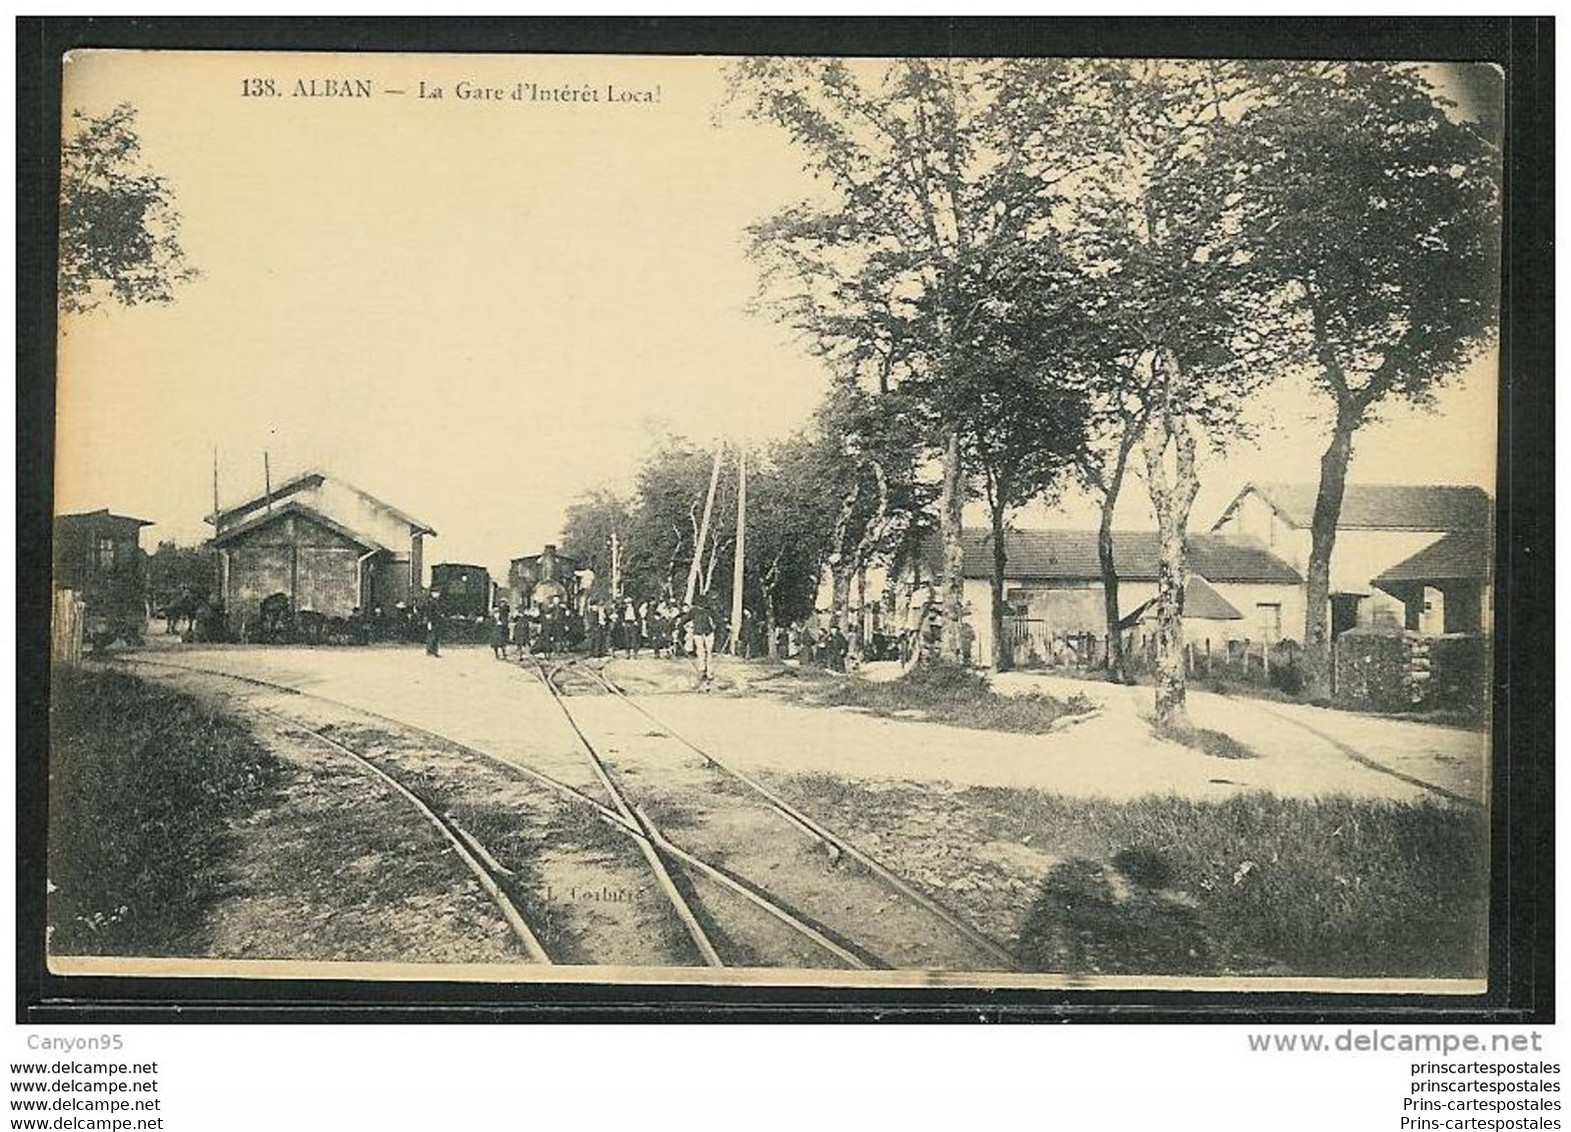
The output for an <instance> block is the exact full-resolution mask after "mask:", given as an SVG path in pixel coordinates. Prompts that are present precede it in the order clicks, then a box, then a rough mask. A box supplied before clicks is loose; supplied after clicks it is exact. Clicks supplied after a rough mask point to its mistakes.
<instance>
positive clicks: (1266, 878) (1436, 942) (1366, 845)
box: [790, 776, 1489, 977]
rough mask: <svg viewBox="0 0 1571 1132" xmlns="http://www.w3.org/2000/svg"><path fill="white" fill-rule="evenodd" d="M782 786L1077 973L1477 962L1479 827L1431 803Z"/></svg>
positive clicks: (1384, 973) (1483, 871)
mask: <svg viewBox="0 0 1571 1132" xmlns="http://www.w3.org/2000/svg"><path fill="white" fill-rule="evenodd" d="M790 788H791V792H792V794H793V796H795V797H796V798H798V799H800V800H801V801H802V803H803V804H804V805H809V807H810V808H813V809H814V812H816V813H820V814H822V815H823V816H824V817H825V819H826V820H830V821H831V824H835V823H839V824H840V827H841V828H842V829H844V830H845V831H846V832H847V833H848V834H850V835H851V836H852V839H853V840H857V835H856V831H858V830H860V831H863V833H864V836H865V835H866V833H867V832H871V833H872V839H871V844H873V845H876V846H877V848H878V850H879V851H880V853H881V855H883V856H884V857H885V859H886V860H887V861H888V862H889V863H890V864H891V865H893V866H895V867H896V868H898V869H902V870H903V871H906V872H907V873H908V875H911V876H913V877H914V878H916V879H918V880H921V881H923V882H924V883H925V884H926V885H927V886H928V887H930V888H932V889H933V890H934V891H935V892H937V893H939V894H940V895H941V896H944V897H945V898H946V899H948V900H950V901H951V902H952V903H954V904H955V905H956V906H957V907H959V908H961V909H963V910H965V911H966V912H967V913H968V914H969V915H970V916H971V917H972V918H973V919H974V920H975V922H977V923H978V924H982V925H986V926H988V927H989V929H990V930H992V931H993V932H994V933H995V934H996V935H998V936H1000V937H1005V936H1009V937H1013V938H1012V940H1011V942H1012V945H1013V946H1014V948H1015V950H1016V951H1017V953H1018V954H1019V956H1020V957H1021V960H1022V962H1023V963H1024V965H1026V966H1028V967H1029V968H1031V969H1035V970H1041V971H1053V972H1067V973H1079V974H1196V975H1225V974H1269V975H1287V974H1293V975H1309V976H1325V977H1465V976H1477V975H1480V974H1482V972H1483V969H1484V963H1485V947H1486V924H1487V908H1488V890H1487V884H1488V882H1487V862H1488V850H1489V827H1488V821H1487V818H1486V816H1485V815H1484V814H1483V813H1482V812H1480V811H1477V810H1473V809H1463V808H1458V807H1451V806H1446V805H1440V804H1434V803H1428V802H1424V803H1419V804H1411V803H1397V802H1385V801H1374V800H1362V799H1351V798H1346V797H1334V798H1326V799H1318V800H1306V799H1296V798H1282V797H1278V796H1276V795H1273V794H1267V793H1259V792H1251V793H1249V794H1244V795H1240V796H1238V797H1235V798H1230V799H1227V800H1225V801H1219V802H1217V801H1193V800H1188V799H1183V798H1177V797H1172V796H1152V797H1147V798H1140V799H1136V800H1133V801H1125V802H1115V801H1110V800H1104V799H1081V798H1066V797H1061V796H1058V795H1053V794H1048V793H1045V792H1042V791H1038V790H1017V789H1005V788H995V787H974V788H970V789H966V790H960V791H952V792H948V791H945V792H933V791H930V790H926V789H922V788H918V787H915V786H904V785H902V786H899V787H891V786H889V785H887V784H879V785H876V786H871V787H869V786H867V785H863V784H858V783H854V782H847V781H845V780H842V779H839V778H835V777H830V776H804V777H801V778H797V779H794V780H792V782H791V784H790Z"/></svg>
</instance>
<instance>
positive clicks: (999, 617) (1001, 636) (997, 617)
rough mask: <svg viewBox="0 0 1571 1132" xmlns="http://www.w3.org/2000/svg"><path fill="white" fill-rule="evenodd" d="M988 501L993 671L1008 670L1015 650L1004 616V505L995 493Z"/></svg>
mask: <svg viewBox="0 0 1571 1132" xmlns="http://www.w3.org/2000/svg"><path fill="white" fill-rule="evenodd" d="M990 502H991V506H990V507H989V508H988V510H989V511H991V512H992V520H993V576H992V579H991V583H992V589H993V616H992V626H993V671H994V672H1008V671H1010V670H1011V669H1012V668H1014V666H1015V650H1014V642H1013V641H1012V640H1010V638H1009V635H1008V622H1007V619H1006V618H1005V617H1004V567H1005V566H1006V565H1007V563H1008V555H1007V554H1006V553H1005V547H1004V507H1003V505H1002V503H1001V502H1000V501H999V500H998V498H997V497H996V495H995V498H994V499H993V500H991V501H990Z"/></svg>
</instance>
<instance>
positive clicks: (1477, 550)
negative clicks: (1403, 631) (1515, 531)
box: [1370, 531, 1494, 636]
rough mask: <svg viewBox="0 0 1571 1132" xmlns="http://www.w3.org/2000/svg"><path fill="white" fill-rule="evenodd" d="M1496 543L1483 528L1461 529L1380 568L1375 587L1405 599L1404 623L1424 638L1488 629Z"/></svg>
mask: <svg viewBox="0 0 1571 1132" xmlns="http://www.w3.org/2000/svg"><path fill="white" fill-rule="evenodd" d="M1493 567H1494V547H1493V546H1491V545H1490V540H1489V538H1488V536H1487V535H1485V534H1484V533H1483V532H1481V531H1457V532H1455V533H1453V534H1449V535H1446V536H1445V537H1444V538H1442V539H1440V540H1439V541H1438V542H1434V543H1431V544H1430V545H1429V546H1426V547H1424V549H1423V550H1420V551H1419V552H1418V553H1417V554H1415V555H1413V556H1412V557H1411V558H1405V559H1403V560H1402V561H1401V562H1398V563H1397V564H1396V565H1395V566H1392V567H1391V568H1390V569H1389V570H1384V571H1382V572H1381V573H1380V574H1379V575H1377V576H1376V577H1375V578H1374V579H1373V580H1372V581H1371V583H1370V584H1371V585H1373V586H1374V587H1375V588H1376V589H1379V590H1381V591H1383V592H1384V593H1387V594H1390V595H1391V596H1392V597H1394V598H1396V599H1397V600H1398V601H1400V602H1401V603H1402V625H1403V627H1404V628H1407V629H1413V630H1416V631H1417V632H1420V633H1423V634H1424V635H1425V636H1436V635H1439V634H1443V633H1487V632H1489V631H1490V630H1491V629H1492V627H1493V626H1492V624H1491V622H1492V620H1493V619H1492V617H1491V616H1490V611H1491V608H1492V606H1493V600H1494V595H1493V594H1492V593H1491V591H1490V579H1491V575H1492V574H1493Z"/></svg>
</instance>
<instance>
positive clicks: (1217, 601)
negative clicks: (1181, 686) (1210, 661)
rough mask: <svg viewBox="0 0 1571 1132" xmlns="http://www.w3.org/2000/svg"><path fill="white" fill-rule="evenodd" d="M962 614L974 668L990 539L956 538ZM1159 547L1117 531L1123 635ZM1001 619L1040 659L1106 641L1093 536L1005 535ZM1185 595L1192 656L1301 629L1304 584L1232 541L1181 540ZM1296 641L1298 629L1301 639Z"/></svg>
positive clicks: (1147, 603) (983, 657)
mask: <svg viewBox="0 0 1571 1132" xmlns="http://www.w3.org/2000/svg"><path fill="white" fill-rule="evenodd" d="M962 540H963V543H962V545H963V549H964V558H963V561H962V574H963V576H964V580H965V581H964V588H965V604H966V609H967V611H968V623H969V624H970V626H971V628H972V630H973V631H974V632H975V634H976V649H975V653H974V656H975V658H976V659H977V660H978V661H980V662H982V663H986V662H987V661H988V660H989V658H990V657H991V656H992V634H993V626H992V617H991V611H992V582H991V579H992V576H993V535H992V532H991V531H989V530H986V529H983V528H967V529H966V530H965V531H964V533H963V535H962ZM938 551H939V547H938V544H937V542H936V540H934V541H932V542H930V543H929V546H928V552H927V553H926V554H925V555H924V556H923V562H922V564H921V566H920V567H919V571H918V572H919V574H920V576H919V577H918V579H917V580H918V582H919V583H928V582H932V583H934V584H936V583H937V579H938V577H939V559H938ZM1158 551H1159V544H1158V540H1157V535H1156V532H1154V531H1118V532H1115V533H1114V535H1113V561H1114V565H1115V567H1116V569H1117V572H1118V604H1119V609H1120V612H1121V614H1122V618H1121V622H1120V623H1121V625H1122V627H1123V628H1124V629H1125V630H1131V629H1135V630H1138V629H1139V628H1140V626H1141V624H1142V622H1143V621H1145V620H1146V619H1147V618H1148V617H1149V615H1150V614H1151V613H1152V612H1153V609H1154V602H1155V600H1156V580H1157V564H1158V560H1159V553H1158ZM1004 554H1005V566H1004V601H1005V604H1006V605H1007V607H1008V608H1007V611H1006V617H1007V618H1009V619H1010V621H1011V622H1012V626H1011V627H1012V630H1013V631H1014V632H1015V633H1016V634H1017V638H1016V641H1015V644H1016V646H1017V647H1016V651H1017V653H1018V652H1019V651H1020V650H1021V649H1022V648H1024V649H1026V650H1027V651H1033V650H1034V651H1036V652H1038V653H1042V652H1045V651H1046V650H1047V649H1048V648H1049V642H1050V639H1051V638H1063V637H1077V636H1078V637H1086V638H1095V639H1097V640H1100V639H1101V638H1102V637H1104V636H1105V635H1106V633H1107V619H1106V612H1105V607H1104V598H1103V593H1102V570H1101V565H1100V558H1099V556H1098V554H1097V536H1096V532H1095V531H1080V530H1012V531H1009V532H1007V533H1006V534H1005V536H1004ZM1189 571H1190V578H1189V585H1188V587H1187V588H1186V589H1185V591H1184V636H1185V640H1186V641H1187V642H1189V643H1191V644H1193V645H1194V646H1195V648H1197V649H1203V648H1205V647H1207V642H1210V646H1211V647H1213V648H1217V649H1224V648H1226V646H1227V643H1228V642H1229V641H1245V640H1248V641H1253V642H1256V643H1259V642H1267V643H1271V644H1275V643H1276V642H1277V641H1279V640H1282V639H1283V638H1284V637H1287V638H1295V639H1296V635H1295V634H1294V632H1293V628H1292V627H1293V626H1294V625H1295V624H1296V625H1298V626H1302V625H1303V617H1304V590H1303V576H1302V575H1301V574H1300V573H1299V572H1298V571H1297V570H1296V569H1294V568H1293V567H1292V566H1291V565H1289V564H1288V563H1287V562H1284V561H1283V560H1282V559H1281V558H1279V557H1277V555H1275V554H1273V553H1272V552H1271V551H1270V550H1269V549H1268V548H1267V547H1265V546H1264V545H1263V544H1261V543H1260V542H1258V541H1256V540H1254V539H1251V538H1245V537H1240V536H1232V535H1190V536H1189ZM1300 633H1301V629H1300Z"/></svg>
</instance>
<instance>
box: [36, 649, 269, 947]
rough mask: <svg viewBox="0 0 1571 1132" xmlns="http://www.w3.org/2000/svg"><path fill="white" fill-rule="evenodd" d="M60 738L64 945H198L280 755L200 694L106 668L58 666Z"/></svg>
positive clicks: (54, 819)
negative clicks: (243, 827) (234, 843)
mask: <svg viewBox="0 0 1571 1132" xmlns="http://www.w3.org/2000/svg"><path fill="white" fill-rule="evenodd" d="M50 746H51V750H50V764H49V770H50V781H49V812H50V823H49V842H48V845H49V859H48V875H49V882H50V885H51V886H52V893H51V895H50V897H49V924H50V929H51V939H50V949H51V950H52V951H53V952H54V953H56V954H76V955H132V954H153V955H158V954H167V953H170V952H172V951H180V950H189V947H190V942H191V938H192V935H193V933H195V932H198V931H200V927H201V921H202V916H203V913H204V912H205V910H206V909H207V907H208V906H209V904H210V903H211V902H212V901H213V900H214V899H215V897H216V896H217V894H218V892H219V889H220V886H221V884H222V880H223V871H224V866H225V859H226V855H227V854H228V852H229V850H230V845H231V835H230V833H229V832H228V828H229V823H230V822H232V821H233V820H234V819H236V818H237V817H240V816H243V815H244V814H246V813H248V812H250V811H251V810H253V809H255V808H256V807H257V806H259V805H260V804H262V802H263V800H264V799H265V798H266V797H267V795H268V792H269V790H270V788H271V785H272V783H273V782H274V781H275V780H276V778H277V776H278V771H279V766H278V763H277V761H276V760H275V759H274V757H273V756H272V755H271V754H269V753H268V752H267V751H265V750H263V749H262V748H261V747H260V746H259V745H258V744H257V743H256V741H255V740H254V739H253V738H252V737H251V735H250V733H249V732H248V731H247V730H246V729H245V728H244V727H243V726H242V725H240V724H239V723H236V722H234V721H233V720H230V719H227V718H225V717H223V716H221V715H219V714H217V713H216V712H215V711H214V710H213V709H212V708H210V707H208V706H206V705H204V704H202V703H201V702H199V701H197V700H195V699H193V698H192V697H190V696H186V695H182V694H180V693H176V692H171V691H166V690H163V689H160V688H158V687H156V686H154V685H152V684H149V683H146V682H144V681H142V680H139V679H137V678H135V677H133V676H127V675H125V674H123V673H118V672H103V671H96V670H86V671H69V670H59V671H57V672H56V673H55V676H54V688H53V704H52V708H51V745H50Z"/></svg>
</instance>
